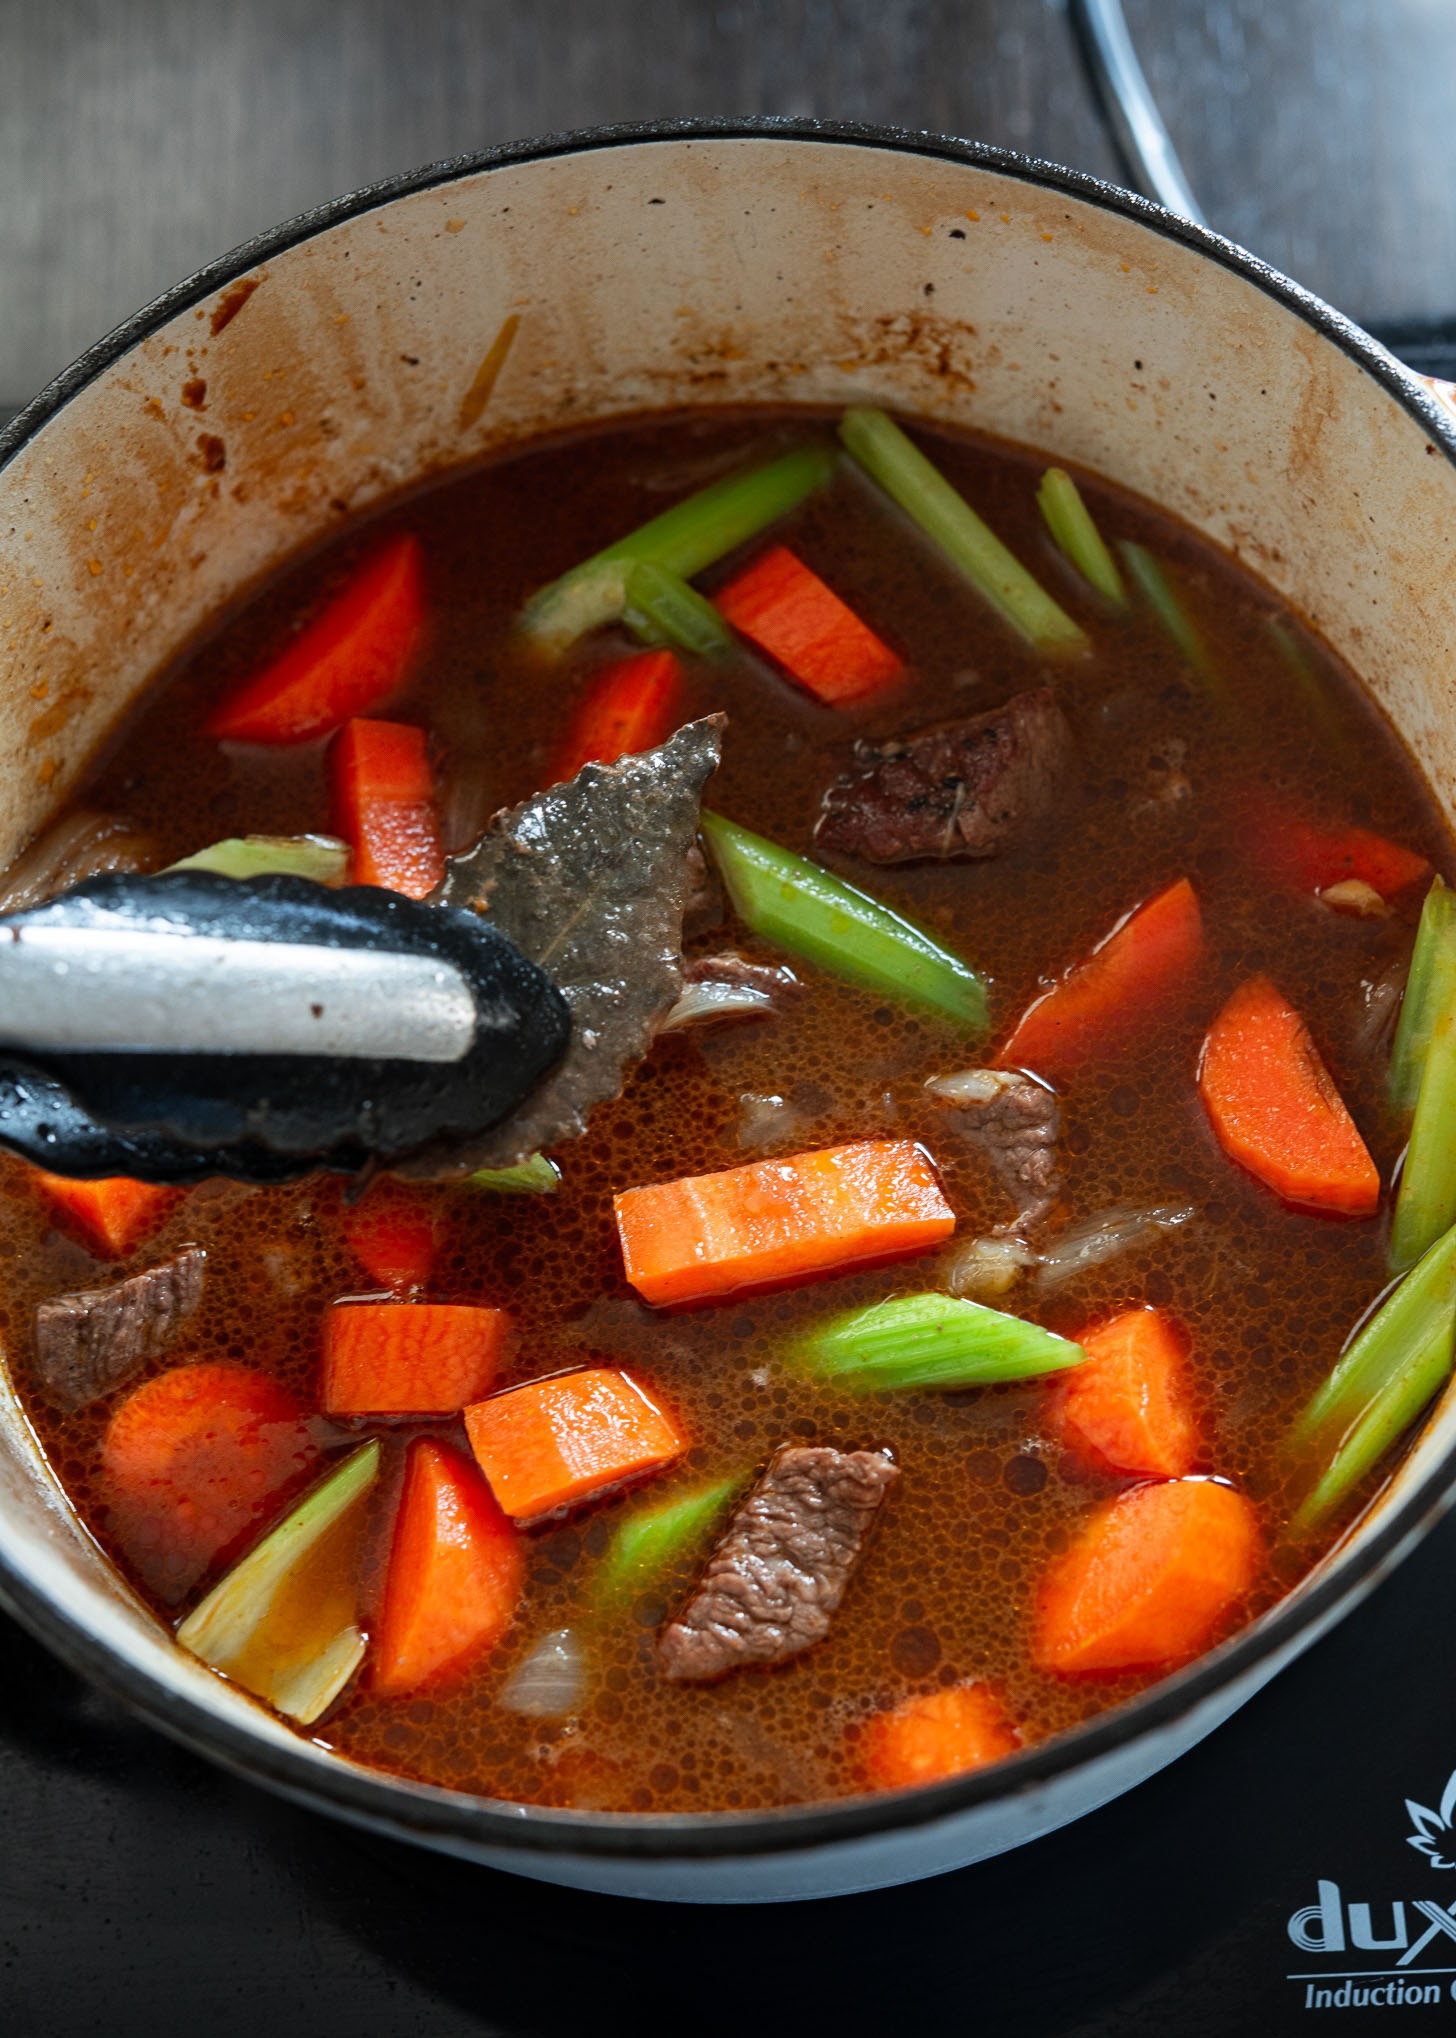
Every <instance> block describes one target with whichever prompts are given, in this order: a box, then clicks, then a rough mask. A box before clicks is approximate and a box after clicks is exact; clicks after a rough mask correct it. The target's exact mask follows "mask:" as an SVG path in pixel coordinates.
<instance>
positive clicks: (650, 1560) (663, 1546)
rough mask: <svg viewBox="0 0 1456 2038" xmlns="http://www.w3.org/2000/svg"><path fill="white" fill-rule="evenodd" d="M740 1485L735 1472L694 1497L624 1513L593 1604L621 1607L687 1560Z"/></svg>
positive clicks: (601, 1567)
mask: <svg viewBox="0 0 1456 2038" xmlns="http://www.w3.org/2000/svg"><path fill="white" fill-rule="evenodd" d="M743 1484H744V1481H743V1479H742V1478H741V1476H740V1475H739V1474H738V1473H734V1475H733V1476H732V1478H729V1479H719V1480H718V1481H717V1482H716V1483H715V1484H714V1485H712V1486H703V1487H700V1488H699V1489H698V1491H697V1492H696V1493H683V1494H679V1495H677V1496H676V1497H675V1498H674V1499H671V1500H662V1501H659V1502H658V1503H657V1505H656V1506H655V1507H639V1508H638V1509H636V1510H635V1512H633V1513H632V1514H629V1515H628V1516H627V1518H626V1520H625V1521H624V1522H622V1523H621V1524H620V1526H619V1527H618V1529H617V1530H616V1533H615V1534H614V1535H613V1537H612V1540H611V1543H610V1544H609V1545H608V1548H607V1554H606V1555H605V1557H603V1559H602V1561H601V1563H600V1565H599V1566H598V1568H597V1571H596V1574H595V1576H594V1577H593V1579H592V1596H593V1597H594V1599H595V1600H596V1601H597V1603H598V1605H602V1606H608V1605H613V1604H618V1605H620V1604H621V1602H622V1601H624V1600H626V1599H629V1598H631V1597H632V1596H633V1595H634V1594H636V1593H638V1592H640V1591H642V1589H643V1588H644V1587H645V1586H647V1585H650V1584H651V1583H652V1581H653V1580H654V1579H655V1578H658V1577H660V1576H661V1574H662V1573H663V1572H664V1571H666V1570H667V1569H668V1567H669V1566H670V1565H672V1564H675V1563H676V1562H677V1561H678V1560H679V1559H680V1558H682V1557H684V1556H686V1555H687V1553H688V1551H689V1550H690V1549H691V1548H692V1546H693V1545H694V1544H695V1543H696V1542H697V1541H698V1540H699V1538H700V1537H701V1536H702V1534H703V1532H704V1530H705V1529H706V1528H707V1527H708V1526H709V1524H710V1523H712V1522H714V1521H716V1520H717V1518H718V1516H719V1515H720V1514H721V1513H722V1512H723V1510H724V1508H725V1507H726V1506H727V1505H728V1502H729V1501H730V1500H731V1499H732V1497H733V1495H734V1494H735V1493H737V1492H738V1491H739V1490H740V1489H741V1488H742V1486H743Z"/></svg>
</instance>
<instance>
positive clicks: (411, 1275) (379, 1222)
mask: <svg viewBox="0 0 1456 2038" xmlns="http://www.w3.org/2000/svg"><path fill="white" fill-rule="evenodd" d="M344 1236H345V1237H346V1238H347V1239H348V1241H349V1249H350V1251H351V1252H352V1253H353V1255H354V1257H355V1259H356V1260H358V1262H359V1264H360V1265H361V1266H362V1267H363V1268H364V1270H365V1272H366V1273H367V1274H368V1275H369V1277H370V1279H371V1280H374V1281H377V1282H378V1283H379V1285H380V1287H381V1288H393V1289H395V1290H396V1291H398V1292H401V1293H404V1292H408V1290H410V1289H412V1288H423V1287H424V1286H425V1284H426V1283H427V1282H428V1280H429V1278H430V1274H431V1272H432V1271H433V1269H434V1265H435V1220H434V1217H433V1216H432V1214H431V1212H430V1210H429V1208H428V1206H427V1205H425V1204H423V1203H421V1202H420V1201H419V1200H418V1198H416V1197H413V1196H411V1194H410V1193H409V1191H408V1190H407V1189H406V1188H405V1187H404V1186H403V1184H401V1183H397V1182H392V1181H390V1180H388V1179H387V1178H386V1179H385V1180H382V1181H379V1182H376V1183H375V1185H374V1187H373V1188H372V1189H371V1190H370V1191H369V1194H368V1195H367V1196H366V1197H365V1198H364V1200H363V1202H362V1203H360V1204H358V1205H356V1207H355V1208H354V1209H352V1210H349V1211H347V1212H346V1213H345V1216H344Z"/></svg>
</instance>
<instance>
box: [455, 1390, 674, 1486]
mask: <svg viewBox="0 0 1456 2038" xmlns="http://www.w3.org/2000/svg"><path fill="white" fill-rule="evenodd" d="M465 1430H466V1434H467V1436H468V1437H469V1438H470V1448H471V1449H472V1450H473V1451H474V1453H475V1455H476V1458H477V1460H478V1461H479V1464H480V1469H481V1471H482V1472H484V1474H485V1476H486V1478H487V1479H488V1480H489V1481H490V1486H491V1491H492V1492H493V1493H494V1495H495V1497H496V1499H497V1500H498V1501H499V1502H500V1504H501V1506H502V1507H503V1508H504V1509H505V1511H506V1513H507V1514H508V1515H510V1516H511V1517H512V1519H513V1520H515V1521H526V1522H529V1521H539V1520H540V1519H541V1517H542V1516H543V1515H548V1514H555V1513H556V1512H557V1511H558V1510H559V1509H561V1508H563V1507H570V1506H572V1505H573V1504H574V1503H575V1502H577V1501H579V1500H591V1499H595V1498H597V1497H598V1496H599V1495H600V1494H603V1493H610V1492H611V1491H612V1489H613V1488H614V1487H616V1486H623V1485H625V1484H626V1482H627V1481H628V1480H629V1479H637V1478H640V1477H641V1476H642V1475H643V1474H644V1473H647V1472H655V1471H657V1470H659V1469H660V1467H662V1466H663V1465H670V1464H671V1463H672V1461H673V1459H674V1458H678V1457H681V1456H682V1453H683V1452H684V1451H685V1450H686V1449H687V1443H686V1440H685V1439H684V1438H683V1437H682V1436H681V1435H680V1433H679V1431H678V1429H677V1426H676V1424H675V1423H674V1422H673V1421H672V1419H671V1418H670V1417H669V1416H668V1415H666V1414H665V1413H664V1412H663V1410H662V1409H660V1408H658V1407H657V1406H656V1405H655V1404H654V1403H653V1402H651V1401H649V1400H648V1398H647V1396H646V1395H645V1394H644V1393H643V1391H642V1389H641V1388H640V1387H639V1386H638V1385H637V1382H636V1381H635V1380H634V1379H633V1378H632V1377H631V1375H630V1374H628V1373H619V1372H616V1371H615V1370H613V1369H612V1368H611V1367H607V1366H602V1367H591V1368H588V1369H587V1370H585V1371H583V1372H579V1373H553V1374H552V1375H551V1376H550V1377H549V1378H548V1379H545V1380H528V1381H527V1382H526V1384H525V1385H524V1386H523V1387H510V1388H507V1389H506V1391H505V1392H504V1393H503V1394H493V1395H492V1396H491V1397H490V1399H489V1400H488V1401H477V1402H476V1403H475V1405H474V1407H473V1408H467V1409H466V1411H465Z"/></svg>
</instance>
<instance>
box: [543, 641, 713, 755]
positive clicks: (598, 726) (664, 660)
mask: <svg viewBox="0 0 1456 2038" xmlns="http://www.w3.org/2000/svg"><path fill="white" fill-rule="evenodd" d="M682 694H683V674H682V665H681V664H680V662H679V660H678V657H677V654H676V653H675V652H672V651H642V652H639V653H637V655H636V656H635V657H632V658H624V659H623V660H622V661H621V663H620V664H618V665H609V666H608V667H607V669H606V671H605V672H601V673H598V674H597V676H596V677H595V678H594V679H593V680H592V681H591V682H590V683H589V684H588V686H587V689H586V691H585V693H584V694H583V695H582V697H581V699H580V701H579V702H578V703H577V708H576V713H575V714H574V715H573V717H572V720H571V726H570V728H569V730H568V731H567V735H566V739H565V741H564V743H563V744H562V747H561V750H560V752H559V754H558V755H557V758H556V762H555V763H554V765H553V766H552V768H551V777H552V779H553V781H554V782H555V783H557V784H561V783H563V782H564V781H565V780H566V779H569V778H575V777H576V774H577V773H578V772H579V771H580V770H581V769H582V766H583V765H587V764H615V763H616V762H617V760H618V758H619V757H628V756H631V755H634V754H635V753H636V752H637V751H639V750H651V749H654V748H655V747H656V745H657V744H659V743H664V742H666V740H667V738H668V737H669V736H670V735H671V734H672V732H673V730H674V729H675V728H676V727H677V724H678V722H679V721H680V720H681V716H682Z"/></svg>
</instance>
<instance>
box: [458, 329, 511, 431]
mask: <svg viewBox="0 0 1456 2038" xmlns="http://www.w3.org/2000/svg"><path fill="white" fill-rule="evenodd" d="M520 324H521V316H520V313H519V312H515V311H513V312H512V313H511V315H510V317H509V318H507V319H503V320H502V322H501V329H500V331H499V332H498V333H497V334H496V336H495V338H494V339H493V340H492V341H491V343H490V345H489V346H488V347H487V348H486V350H485V356H484V358H483V359H482V361H481V364H480V366H479V367H478V368H477V369H476V371H475V379H474V381H473V382H472V383H471V385H470V387H469V388H468V389H467V390H466V392H465V395H464V398H463V399H462V401H461V404H460V418H459V424H460V429H461V431H462V432H468V431H469V430H470V427H471V426H472V425H473V424H477V423H479V421H480V418H481V415H482V413H483V412H484V410H485V406H486V405H487V404H488V403H489V402H490V394H491V391H492V390H493V389H494V388H495V385H496V382H497V380H498V379H499V376H500V372H501V370H502V368H504V367H505V365H506V356H507V355H508V354H509V353H510V351H511V347H512V345H513V343H514V341H515V337H516V334H517V332H518V331H519V329H520Z"/></svg>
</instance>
